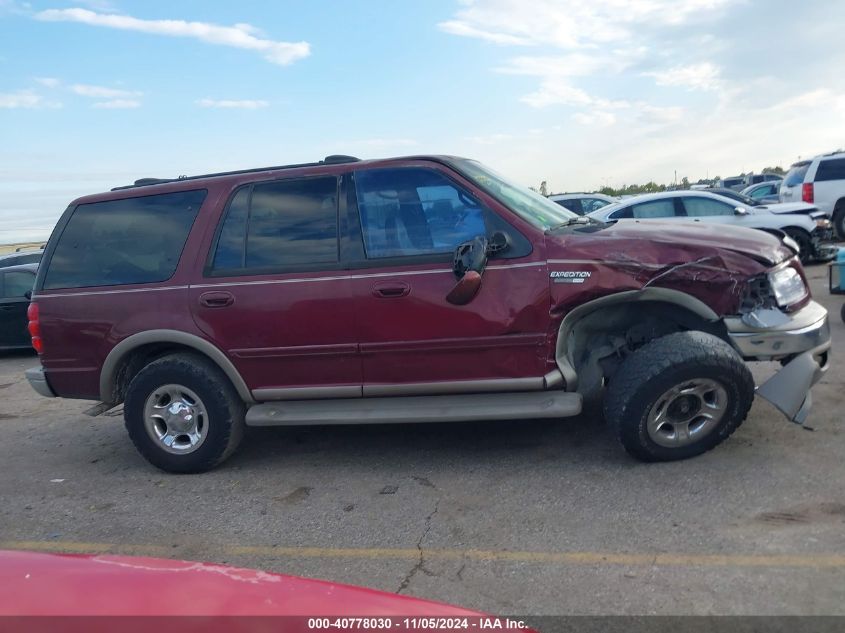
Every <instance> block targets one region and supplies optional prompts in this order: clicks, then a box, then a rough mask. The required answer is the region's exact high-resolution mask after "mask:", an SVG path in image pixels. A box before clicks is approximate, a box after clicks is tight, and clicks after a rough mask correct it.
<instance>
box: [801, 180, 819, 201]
mask: <svg viewBox="0 0 845 633" xmlns="http://www.w3.org/2000/svg"><path fill="white" fill-rule="evenodd" d="M815 197H816V196H815V192H814V190H813V183H811V182H805V183H804V184H803V185H801V200H802V201H804V202H810V203H812V202H813V201H814V200H815Z"/></svg>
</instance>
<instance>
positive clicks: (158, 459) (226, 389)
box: [123, 353, 245, 473]
mask: <svg viewBox="0 0 845 633" xmlns="http://www.w3.org/2000/svg"><path fill="white" fill-rule="evenodd" d="M123 411H124V420H125V424H126V430H127V431H128V433H129V437H130V438H131V439H132V443H133V444H135V448H137V449H138V452H139V453H141V455H143V456H144V457H145V458H146V459H147V461H149V462H150V463H151V464H152V465H153V466H156V467H157V468H160V469H161V470H164V471H167V472H170V473H200V472H203V471H206V470H210V469H212V468H214V467H215V466H217V465H218V464H220V463H221V462H223V461H224V460H225V459H226V458H227V457H229V456H230V455H231V454H232V453H233V452H234V451H235V449H236V448H237V446H238V444H239V443H240V441H241V438H242V437H243V431H244V415H245V406H244V403H243V401H242V400H241V399H240V397H239V396H238V394H237V392H236V391H235V389H234V387H233V386H232V383H231V382H229V379H228V378H227V377H226V375H225V374H224V373H223V372H222V371H221V370H220V369H219V368H218V367H217V366H216V365H214V364H213V363H212V362H210V361H209V360H208V359H206V358H205V357H203V356H200V355H198V354H191V353H180V354H172V355H169V356H164V357H163V358H159V359H158V360H155V361H153V362H152V363H150V364H149V365H147V366H146V367H144V368H143V369H142V370H141V371H140V372H138V374H137V375H136V376H135V377H134V378H133V379H132V382H131V383H130V384H129V389H128V390H127V392H126V398H125V401H124V404H123Z"/></svg>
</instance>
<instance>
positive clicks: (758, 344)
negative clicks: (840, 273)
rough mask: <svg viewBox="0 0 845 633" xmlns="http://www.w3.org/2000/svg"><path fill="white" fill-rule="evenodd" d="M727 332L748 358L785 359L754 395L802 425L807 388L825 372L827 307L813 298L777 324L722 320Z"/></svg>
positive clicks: (809, 402) (809, 401)
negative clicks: (761, 326) (759, 325)
mask: <svg viewBox="0 0 845 633" xmlns="http://www.w3.org/2000/svg"><path fill="white" fill-rule="evenodd" d="M725 325H726V326H727V328H728V335H729V336H730V338H731V341H732V342H733V344H734V347H736V349H737V350H739V352H740V353H741V354H742V356H743V357H744V358H745V359H747V360H787V359H788V362H787V363H786V364H785V365H784V366H783V368H781V369H780V370H779V371H778V372H777V373H776V374H775V375H774V376H772V377H771V378H769V379H768V380H767V381H766V382H764V383H763V384H762V385H760V386H759V387H758V388H757V394H758V395H760V396H761V397H763V398H765V399H766V400H768V401H769V402H771V403H772V404H773V405H774V406H775V407H777V408H778V409H779V410H780V411H781V412H782V413H783V414H784V415H785V416H786V417H788V418H789V419H790V420H792V421H793V422H797V423H798V424H803V423H804V421H805V420H806V419H807V415H808V414H809V413H810V408H811V406H812V402H813V400H812V395H811V393H810V389H811V388H812V386H813V385H815V384H816V383H817V382H818V381H819V380H820V379H821V377H822V375H824V373H825V372H826V371H827V368H828V366H829V355H830V325H829V324H828V318H827V310H825V309H824V308H823V307H822V306H821V305H819V304H818V303H816V302H815V301H811V302H810V303H809V304H807V306H805V307H804V308H802V309H801V310H799V311H798V312H796V313H794V314H791V315H788V316H786V315H784V318H783V320H782V322H781V323H779V324H778V325H777V326H774V327H770V328H765V329H759V328H752V327H750V326H748V325H747V324H746V323H743V322H742V320H741V319H738V318H736V319H734V318H731V319H725Z"/></svg>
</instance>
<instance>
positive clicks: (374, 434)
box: [0, 266, 845, 615]
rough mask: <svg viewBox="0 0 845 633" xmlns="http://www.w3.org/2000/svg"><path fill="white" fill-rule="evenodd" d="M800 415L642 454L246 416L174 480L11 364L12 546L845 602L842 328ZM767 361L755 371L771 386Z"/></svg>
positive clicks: (540, 593)
mask: <svg viewBox="0 0 845 633" xmlns="http://www.w3.org/2000/svg"><path fill="white" fill-rule="evenodd" d="M808 273H809V276H810V277H811V281H812V284H813V290H814V295H815V297H816V299H817V300H819V301H821V302H822V303H823V304H825V305H826V306H827V308H828V309H829V310H830V311H831V323H832V331H833V339H834V342H833V354H834V356H833V366H832V368H831V369H830V371H829V372H828V373H827V374H826V375H825V377H824V378H823V380H822V382H821V384H819V385H817V386H816V388H815V390H814V401H815V405H814V409H813V412H812V414H811V417H810V419H809V421H808V423H807V426H806V427H805V428H802V427H800V426H797V425H794V424H791V423H789V422H787V421H786V420H785V419H783V418H782V416H781V415H780V414H779V413H778V412H777V411H776V410H775V409H774V408H773V407H771V406H770V405H768V404H767V403H766V402H764V401H762V400H760V399H757V401H756V402H755V404H754V406H753V408H752V410H751V414H750V417H749V418H748V420H747V421H746V422H745V424H744V425H743V426H742V427H741V428H740V429H739V430H738V431H737V432H736V433H735V434H734V436H733V437H732V438H731V439H730V440H728V441H727V442H726V443H724V444H723V445H721V446H719V447H717V448H716V449H715V450H713V451H711V452H710V453H708V454H706V455H704V456H702V457H699V458H696V459H693V460H688V461H685V462H675V463H668V464H641V463H638V462H636V461H634V460H633V459H631V458H629V457H628V456H627V455H626V454H625V453H624V451H623V450H622V449H621V447H620V446H619V445H618V444H617V442H616V441H615V440H614V439H613V438H612V437H611V436H610V434H609V433H608V432H607V431H606V430H605V428H604V426H603V425H602V424H600V423H598V422H596V421H595V420H590V419H585V418H584V417H581V418H577V419H568V420H560V421H514V422H496V423H473V424H435V425H412V426H404V425H398V426H360V427H334V428H299V429H293V428H288V429H250V430H249V431H248V433H247V436H246V439H245V441H244V442H243V444H242V445H241V448H240V450H239V451H238V453H237V454H236V455H235V456H234V457H233V458H232V459H230V460H229V461H228V462H226V463H225V464H224V465H223V466H221V467H220V468H218V469H217V470H215V471H213V472H210V473H206V474H203V475H187V476H175V475H167V474H165V473H162V472H160V471H157V470H156V469H154V468H153V467H152V466H150V465H149V464H147V463H146V462H145V461H144V460H143V459H142V458H141V457H140V456H139V455H138V454H137V453H136V452H135V450H134V448H133V447H132V445H131V443H130V442H129V440H128V438H127V436H126V433H125V431H124V428H123V424H122V418H121V417H119V415H105V416H100V417H97V418H91V417H87V416H85V415H83V414H82V412H83V411H84V410H85V409H86V408H88V407H89V406H91V404H92V403H90V402H79V401H64V400H58V399H45V398H41V397H39V396H37V395H36V394H35V393H34V392H32V391H31V389H30V388H29V386H28V385H27V384H26V380H25V379H24V377H23V372H24V370H25V369H26V368H28V367H30V366H33V365H35V364H36V363H37V359H36V357H35V356H33V355H29V354H14V355H8V354H7V355H4V356H2V357H0V473H2V476H0V508H2V514H0V548H15V549H36V550H43V551H60V552H89V553H100V552H110V553H125V554H135V555H152V556H162V557H169V558H181V559H189V560H204V561H214V562H224V563H228V564H232V565H239V566H248V567H257V568H261V569H266V570H271V571H276V572H283V573H291V574H298V575H302V576H308V577H314V578H323V579H329V580H334V581H338V582H346V583H354V584H359V585H365V586H369V587H374V588H377V589H382V590H386V591H391V592H401V593H403V594H408V595H413V596H417V597H424V598H430V599H434V600H441V601H446V602H450V603H455V604H459V605H461V606H465V607H470V608H476V609H481V610H485V611H488V612H493V613H498V614H514V615H517V614H526V615H541V614H771V615H778V614H845V460H843V457H845V434H843V415H844V413H843V412H845V407H843V404H845V393H843V381H845V361H842V360H840V358H841V357H840V356H839V354H838V352H839V350H840V349H843V348H845V326H844V325H843V323H842V321H841V320H840V316H839V310H840V306H841V305H842V302H843V300H845V298H843V297H836V296H831V295H829V293H828V291H827V286H826V279H827V277H826V275H827V268H826V266H812V267H810V268H809V269H808ZM770 371H771V368H770V367H766V366H761V367H758V368H756V369H755V375H757V376H758V378H762V377H763V376H765V375H766V374H767V373H768V372H770Z"/></svg>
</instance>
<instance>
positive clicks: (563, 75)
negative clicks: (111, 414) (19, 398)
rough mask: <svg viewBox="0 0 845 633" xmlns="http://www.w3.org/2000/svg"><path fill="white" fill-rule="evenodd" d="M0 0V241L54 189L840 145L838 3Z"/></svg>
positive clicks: (601, 176)
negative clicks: (335, 157) (341, 163)
mask: <svg viewBox="0 0 845 633" xmlns="http://www.w3.org/2000/svg"><path fill="white" fill-rule="evenodd" d="M798 6H799V5H796V3H795V2H794V0H791V1H789V2H787V1H783V0H770V1H756V2H754V1H751V0H748V1H730V0H671V1H670V0H626V1H623V0H592V1H591V2H590V3H584V2H582V1H580V0H534V1H533V2H525V1H522V0H425V1H424V2H423V1H420V2H410V1H408V2H405V1H401V2H397V1H392V2H390V1H386V0H378V1H376V0H366V1H365V0H345V1H343V2H341V1H338V0H333V1H330V0H308V1H305V0H302V1H293V0H290V1H280V2H273V3H270V2H258V1H249V0H242V1H240V2H237V3H233V2H212V1H210V0H206V1H204V2H199V1H194V0H188V1H182V2H159V1H155V0H147V1H144V2H140V1H136V0H87V1H82V0H77V1H75V2H74V1H63V0H31V1H30V2H22V1H20V0H0V140H2V143H0V193H2V194H3V195H2V197H0V243H8V242H13V241H18V240H28V239H43V238H45V237H46V236H47V235H48V234H49V231H50V230H51V228H52V225H53V223H54V222H55V220H56V219H57V217H58V215H59V214H60V213H61V211H62V210H63V209H64V207H65V206H66V205H67V203H68V202H69V201H70V200H72V199H73V198H74V197H76V196H79V195H82V194H86V193H92V192H96V191H100V190H103V189H106V188H109V187H112V186H115V185H120V184H126V183H128V182H131V181H132V180H133V179H135V178H139V177H142V176H174V175H179V174H191V173H198V172H203V171H210V170H223V169H235V168H242V167H252V166H259V165H265V164H280V163H286V162H303V161H311V160H316V159H319V158H321V157H323V156H325V155H327V154H332V153H348V154H354V155H358V156H361V157H378V156H390V155H402V154H416V153H426V152H436V153H454V154H461V155H466V156H471V157H474V158H478V159H480V160H482V161H484V162H487V163H489V164H491V165H492V166H493V167H495V168H496V169H498V170H499V171H500V172H503V173H505V174H507V175H509V176H511V177H513V178H514V179H516V180H518V181H520V182H522V183H524V184H533V185H535V186H536V185H537V184H539V182H540V181H541V180H547V181H548V183H549V186H550V188H551V189H552V190H554V191H565V190H591V189H594V188H598V187H600V186H602V185H604V184H612V185H620V184H623V183H626V182H634V181H645V180H651V179H654V180H657V181H658V182H668V181H671V179H672V178H673V175H674V172H675V170H677V172H678V178H681V177H682V176H688V177H690V178H692V179H697V178H699V177H704V176H705V175H707V174H709V175H710V176H713V175H717V174H720V175H730V174H732V173H735V172H739V171H749V170H758V171H759V170H760V169H761V168H762V167H764V166H767V165H771V164H782V165H784V166H787V165H788V163H790V162H792V161H793V160H795V159H796V158H797V157H798V156H807V155H812V154H815V153H819V152H823V151H830V150H833V149H836V148H837V147H842V146H845V81H843V80H842V70H841V69H842V68H843V67H845V64H843V62H845V47H843V46H842V45H841V41H842V34H841V25H842V24H843V23H845V3H830V2H825V1H823V0H805V1H804V2H802V3H801V4H800V11H798V10H797V7H798Z"/></svg>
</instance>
